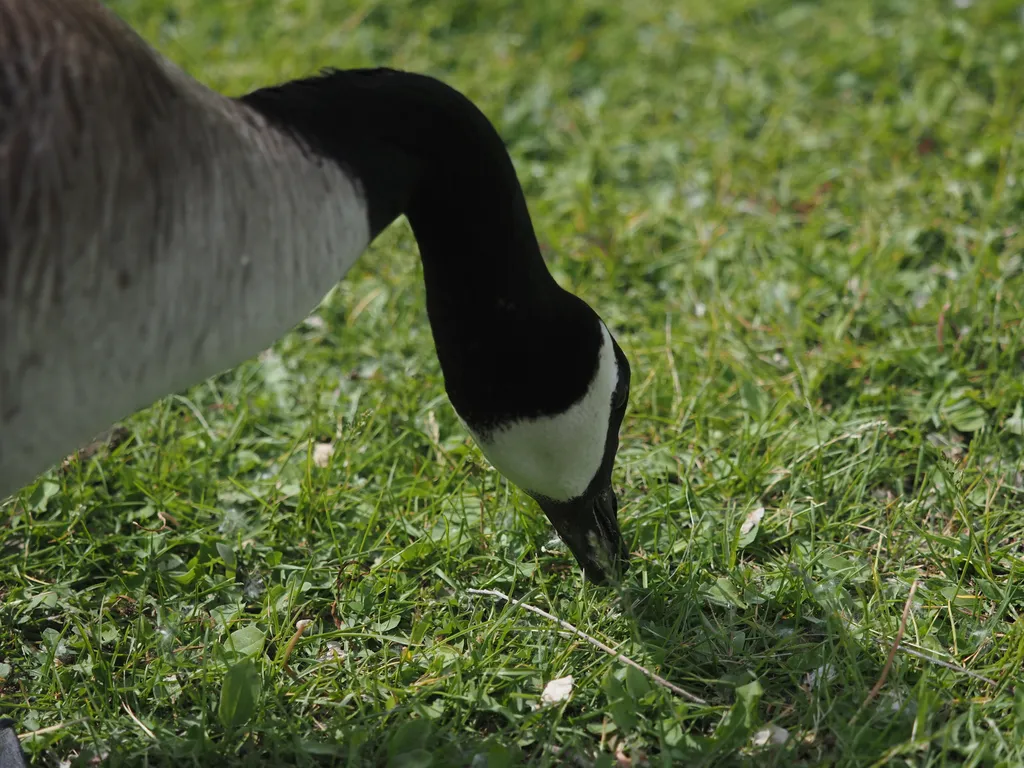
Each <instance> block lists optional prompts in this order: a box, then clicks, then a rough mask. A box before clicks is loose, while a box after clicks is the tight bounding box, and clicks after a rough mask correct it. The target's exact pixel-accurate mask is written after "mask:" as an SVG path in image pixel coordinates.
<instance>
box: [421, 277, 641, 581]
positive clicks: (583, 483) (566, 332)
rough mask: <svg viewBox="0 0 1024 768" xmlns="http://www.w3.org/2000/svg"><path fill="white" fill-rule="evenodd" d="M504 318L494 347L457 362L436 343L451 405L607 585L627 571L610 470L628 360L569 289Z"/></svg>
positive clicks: (589, 571)
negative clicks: (546, 301)
mask: <svg viewBox="0 0 1024 768" xmlns="http://www.w3.org/2000/svg"><path fill="white" fill-rule="evenodd" d="M499 313H500V314H502V315H504V317H503V318H502V319H500V320H492V322H491V324H490V326H489V327H490V328H491V329H492V330H493V329H495V328H500V329H503V332H502V333H499V334H498V335H499V337H500V338H498V339H493V340H492V341H491V344H490V345H489V347H488V348H481V347H477V348H476V349H475V350H474V348H473V346H472V345H471V344H470V345H468V349H465V348H463V349H462V350H460V351H459V352H457V353H456V354H457V355H458V359H457V360H456V359H453V357H452V353H453V350H451V349H448V348H446V347H447V345H446V344H444V343H441V344H439V345H438V346H439V352H440V358H441V361H442V366H443V367H444V368H445V380H446V388H447V391H448V396H449V399H450V400H451V402H452V404H453V405H454V407H455V410H456V411H457V412H458V414H459V416H460V418H461V419H462V421H463V423H464V424H465V425H466V427H467V429H468V430H469V432H470V434H471V435H472V436H473V438H474V440H475V442H476V443H477V445H478V446H479V448H480V450H481V452H482V453H483V455H484V456H485V457H486V459H487V460H488V461H489V462H490V464H491V465H493V466H494V468H495V469H497V470H498V471H499V472H500V473H501V474H502V475H504V477H505V478H506V479H508V480H509V481H510V482H511V483H513V484H514V485H516V486H517V487H519V488H520V489H521V490H523V491H524V492H525V493H526V494H528V495H529V496H530V497H532V498H533V499H534V500H535V501H536V502H537V504H538V506H539V507H540V508H541V510H543V512H544V514H545V515H546V516H547V518H548V520H550V522H551V524H552V526H554V528H555V531H556V532H557V533H558V536H559V537H560V538H561V539H562V541H564V542H565V544H566V545H567V546H568V547H569V549H570V550H571V551H572V554H573V555H574V556H575V558H576V561H577V562H578V563H579V565H580V566H581V567H582V568H583V571H584V574H585V576H586V578H587V579H588V580H589V581H591V582H592V583H595V584H607V583H608V582H609V581H614V580H616V579H617V578H618V577H620V576H621V575H622V574H624V573H625V571H626V570H627V569H628V558H629V551H628V549H627V547H626V545H625V543H624V542H623V537H622V532H621V529H620V527H619V521H618V499H617V497H616V495H615V491H614V490H613V488H612V469H613V467H614V464H615V458H616V454H617V452H618V447H619V428H620V425H621V424H622V419H623V416H624V415H625V412H626V407H627V403H628V400H629V378H630V366H629V361H628V359H627V358H626V355H625V354H624V353H623V351H622V349H621V348H620V347H619V345H618V343H617V342H616V340H615V338H614V337H613V336H612V334H611V333H610V332H609V330H608V328H607V327H606V326H605V324H604V323H603V322H602V321H601V319H600V318H599V317H598V315H597V314H596V313H595V312H594V311H593V310H592V309H591V308H590V307H589V306H587V305H586V304H585V303H584V302H583V301H582V300H580V299H579V298H577V297H575V296H573V295H572V294H569V293H566V292H564V291H560V290H559V291H556V292H555V295H554V296H553V297H552V298H551V299H549V301H548V303H547V306H546V307H544V308H543V309H538V308H536V307H535V308H533V309H532V310H530V309H524V310H519V308H517V307H515V306H509V305H505V306H504V307H502V308H501V309H500V310H499ZM435 328H436V325H435ZM437 335H438V334H437V331H436V330H435V337H437ZM442 349H443V351H442ZM495 353H497V354H495Z"/></svg>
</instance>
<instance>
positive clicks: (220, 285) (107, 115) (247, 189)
mask: <svg viewBox="0 0 1024 768" xmlns="http://www.w3.org/2000/svg"><path fill="white" fill-rule="evenodd" d="M368 240H369V228H368V223H367V216H366V206H365V203H364V201H363V199H362V196H361V194H360V191H359V189H358V182H355V181H353V180H352V179H350V178H348V177H347V176H346V175H345V174H344V173H343V172H342V171H341V170H340V169H339V168H338V167H337V166H336V165H334V164H332V163H329V162H324V161H322V160H317V159H315V158H314V157H313V156H311V155H310V154H308V153H306V152H303V150H302V149H301V148H300V147H299V146H298V145H297V144H296V143H295V142H294V141H293V140H292V139H291V138H290V137H288V136H285V135H283V134H281V133H279V132H277V131H276V130H274V129H273V128H271V127H269V126H268V125H267V124H266V123H265V122H264V121H263V119H262V118H261V117H260V116H258V115H256V114H255V113H253V112H250V111H248V110H247V109H246V108H245V107H244V106H242V105H240V104H239V103H237V102H235V101H232V100H231V99H228V98H226V97H223V96H221V95H219V94H217V93H215V92H213V91H211V90H209V89H207V88H205V87H203V86H202V85H200V84H199V83H197V82H195V81H194V80H192V79H191V78H190V77H188V76H187V75H186V74H185V73H184V72H182V71H181V70H179V69H178V68H177V67H176V66H174V65H173V64H171V63H170V62H168V61H167V60H165V59H164V58H163V57H161V56H160V55H158V54H157V53H155V52H154V51H153V50H152V49H151V48H150V47H149V46H148V45H147V44H146V43H145V42H144V41H143V40H142V39H141V38H139V37H138V36H137V35H136V34H135V32H134V31H133V30H131V29H130V28H129V27H128V26H127V25H125V24H124V23H123V22H121V21H120V20H119V19H118V18H117V17H116V16H114V15H113V14H111V13H110V12H109V11H107V10H106V9H105V8H104V7H103V6H102V5H101V4H100V3H98V2H95V0H0V498H3V497H4V496H5V495H7V494H9V493H11V492H14V491H16V490H17V489H18V488H19V487H21V486H22V485H24V484H25V483H28V482H31V481H32V480H33V478H34V477H35V476H37V475H38V474H39V473H41V472H43V471H45V470H46V469H47V468H48V467H50V466H52V465H53V464H54V463H56V462H57V461H59V460H60V459H61V458H62V457H63V456H65V455H66V454H68V453H70V452H71V451H73V450H75V449H76V448H78V447H80V446H81V445H83V444H84V443H86V442H87V441H88V440H89V439H91V438H92V437H93V436H94V435H96V434H97V433H98V432H100V431H101V430H103V429H105V428H106V427H108V426H109V425H110V424H111V423H113V422H114V421H116V420H117V419H119V418H123V417H125V416H127V415H129V414H131V413H133V412H134V411H136V410H138V409H139V408H142V407H145V406H147V405H149V404H151V403H152V402H154V401H155V400H157V399H159V398H160V397H162V396H164V395H167V394H170V393H173V392H176V391H179V390H181V389H184V388H186V387H188V386H190V385H192V384H194V383H197V382H199V381H201V380H203V379H204V378H207V377H209V376H211V375H214V374H216V373H218V372H220V371H222V370H225V369H227V368H230V367H232V366H233V365H236V364H238V363H240V362H242V361H244V360H246V359H248V358H250V357H252V356H254V355H256V354H258V353H259V352H260V351H261V350H262V349H264V348H266V347H267V346H269V345H270V344H272V343H273V341H274V340H275V339H277V338H278V337H279V336H281V335H282V334H283V333H285V332H286V331H288V330H289V329H290V328H291V327H293V326H294V325H295V324H296V323H298V322H300V321H301V320H302V319H303V317H305V315H306V314H307V313H308V312H309V311H310V310H311V309H313V308H314V307H315V306H316V304H317V303H318V302H319V301H320V300H321V299H322V297H323V296H324V294H325V293H326V291H327V289H329V287H330V286H331V285H332V284H334V283H335V282H336V281H337V280H339V279H340V278H341V277H342V276H343V275H344V274H345V272H346V271H347V270H348V269H349V267H350V266H351V265H352V263H353V261H354V260H355V259H356V258H357V257H358V255H359V254H360V253H361V252H362V251H363V249H364V248H365V247H366V244H367V242H368Z"/></svg>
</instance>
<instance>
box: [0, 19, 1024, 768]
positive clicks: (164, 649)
mask: <svg viewBox="0 0 1024 768" xmlns="http://www.w3.org/2000/svg"><path fill="white" fill-rule="evenodd" d="M112 5H113V6H114V7H115V8H116V9H117V10H118V11H119V12H120V13H121V14H123V15H124V16H125V17H126V18H127V19H129V20H130V21H131V22H132V23H133V24H134V25H135V26H136V27H137V28H138V29H139V30H140V32H141V33H142V34H144V35H145V36H146V37H147V38H148V39H149V40H150V41H151V42H153V43H154V44H155V45H156V46H157V47H158V48H159V49H161V50H162V51H163V52H164V53H166V54H167V55H168V56H170V57H171V58H172V59H174V60H175V61H177V62H179V63H180V64H181V65H182V66H184V67H185V68H186V69H188V70H189V71H190V72H191V73H193V74H194V75H195V76H197V77H199V78H200V79H202V80H203V81H205V82H207V83H209V84H211V85H213V86H214V87H217V88H220V89H222V90H225V91H226V92H229V93H240V92H243V91H244V90H246V89H248V88H251V87H255V86H257V85H259V84H264V83H267V82H272V81H276V80H281V79H285V78H288V77H291V76H298V75H301V74H305V73H308V72H309V71H311V70H312V69H314V68H317V67H320V66H326V65H334V66H341V67H345V66H365V65H375V64H386V65H390V66H396V67H400V68H406V69H413V70H420V71H425V72H429V73H431V74H435V75H438V76H441V77H443V78H445V79H446V80H448V81H449V82H451V83H452V84H454V85H456V86H457V87H459V88H460V89H462V90H464V91H465V92H466V93H467V94H468V95H470V97H471V98H473V99H475V100H476V101H477V102H478V103H479V104H480V105H481V106H482V108H483V109H484V110H485V111H486V112H487V113H488V114H489V115H490V116H491V117H492V119H493V120H494V121H495V123H496V124H497V126H498V127H499V129H500V130H501V132H502V134H503V135H504V136H505V137H506V140H507V141H508V144H509V146H510V149H511V151H512V153H513V155H514V158H515V160H516V163H517V165H518V168H519V169H520V173H521V178H522V179H523V182H524V185H525V188H526V191H527V195H528V198H529V200H530V205H531V210H532V213H533V215H534V217H535V223H536V227H537V230H538V235H539V237H540V239H541V241H542V243H543V244H544V248H545V252H546V256H547V258H548V260H549V264H550V265H551V268H552V270H553V271H554V273H555V274H556V277H557V278H558V279H559V280H560V281H561V283H562V284H563V285H565V286H567V287H569V288H571V289H573V290H574V291H576V292H578V293H579V294H580V295H582V296H583V297H584V298H586V299H587V300H588V301H589V302H590V303H592V304H593V305H594V306H595V307H597V308H598V310H599V312H601V314H602V315H603V316H604V318H605V319H606V321H607V322H608V323H609V324H610V325H611V326H612V327H613V329H614V330H615V332H616V334H617V336H618V338H619V341H620V343H621V344H622V346H623V348H624V349H625V350H626V353H627V354H628V355H629V356H630V359H631V360H632V363H633V371H634V377H635V379H634V381H633V396H632V400H631V406H630V412H629V416H628V418H627V420H626V422H625V424H624V427H623V434H622V448H621V452H620V459H619V462H618V465H617V470H616V483H617V486H618V488H619V489H620V493H621V499H622V507H621V513H620V515H621V520H622V524H623V528H624V531H625V534H626V536H627V537H628V541H629V545H630V548H631V550H632V552H633V553H634V560H633V568H632V570H631V572H630V574H629V576H628V579H627V581H626V583H625V584H624V585H622V586H621V588H619V589H614V590H601V589H595V588H593V587H589V586H585V585H584V584H583V583H582V581H581V578H580V575H579V573H578V571H577V569H576V568H575V567H574V563H573V561H572V559H571V556H570V555H569V554H568V552H567V551H566V550H565V548H564V547H562V546H560V545H558V544H557V542H553V541H552V532H551V529H550V528H549V527H548V525H547V523H546V521H545V520H544V518H543V516H542V515H541V514H540V512H539V511H538V510H537V509H536V507H535V506H534V505H533V504H532V503H531V502H529V501H528V500H527V499H526V498H525V497H524V496H523V495H522V494H521V493H519V492H518V491H516V490H515V489H513V488H510V487H509V486H508V485H507V484H506V483H505V482H504V481H503V480H502V479H501V478H500V477H499V476H498V475H497V474H496V473H495V472H494V471H493V470H491V469H489V468H488V466H487V465H486V463H485V462H484V461H483V460H482V458H481V456H480V454H479V452H478V451H477V449H476V448H475V447H474V446H473V445H472V444H471V443H470V442H469V440H468V438H467V436H466V433H465V432H464V431H463V429H462V428H461V426H460V425H459V423H458V421H457V420H456V418H455V416H454V413H453V412H452V410H451V408H450V406H449V405H448V403H447V401H446V399H445V397H444V392H443V387H442V382H441V378H440V374H439V369H438V365H437V362H436V360H435V358H434V356H433V348H432V343H431V337H430V333H429V328H428V326H427V322H426V314H425V310H424V303H423V290H422V285H421V279H420V271H419V265H418V261H417V257H416V250H415V244H414V242H413V240H412V238H411V236H410V233H409V231H408V228H407V227H406V225H405V224H404V222H401V223H399V224H397V225H396V226H394V227H393V228H392V229H391V230H390V231H389V232H387V233H385V235H384V236H383V237H382V238H381V240H380V241H379V242H378V243H376V244H375V245H374V247H373V248H372V249H371V250H370V252H368V253H367V254H366V255H365V256H364V257H363V259H362V260H361V261H360V263H359V264H358V265H357V267H356V268H355V269H354V270H353V272H352V273H351V274H350V275H349V276H348V278H347V279H346V280H345V281H344V282H343V283H341V284H340V285H339V286H338V287H337V288H335V289H334V290H333V291H332V293H331V295H330V296H329V298H328V300H327V301H326V302H325V303H324V305H323V306H322V307H320V308H319V309H318V311H317V312H316V315H315V316H314V318H312V319H311V320H310V321H309V322H307V323H305V324H304V325H303V326H302V327H300V328H298V329H296V330H295V331H294V332H293V333H291V334H289V335H288V336H287V337H286V338H284V339H282V340H281V341H280V342H279V343H278V344H277V345H276V346H275V347H274V348H273V349H272V350H270V351H268V352H267V353H266V354H265V355H264V356H263V357H262V358H261V360H259V361H253V362H250V363H247V364H245V365H243V366H241V367H240V368H238V369H237V370H235V371H231V372H229V373H225V374H224V375H222V376H220V377H218V378H216V379H215V380H212V381H209V382H207V383H204V384H202V385H199V386H196V387H194V388H193V389H192V390H190V391H189V392H187V393H183V394H182V395H181V396H177V397H172V398H168V399H166V400H164V401H162V402H160V403H158V404H156V405H154V406H153V407H152V408H150V409H148V410H147V411H145V412H143V413H140V414H138V415H136V416H135V417H133V418H131V419H130V420H128V421H126V422H125V424H124V426H125V428H126V432H124V433H123V434H122V435H121V437H122V438H123V441H122V442H120V443H119V444H117V445H111V446H107V447H101V448H100V450H99V451H98V452H97V453H96V454H95V455H94V456H93V457H92V458H89V459H85V460H76V461H72V462H71V463H70V464H69V465H68V466H67V468H66V469H65V470H63V471H54V472H51V473H50V474H48V475H47V476H46V477H45V478H42V479H41V480H40V481H39V482H38V483H36V484H35V485H33V486H31V487H29V488H26V489H25V490H24V492H23V493H21V494H20V495H19V496H18V497H16V498H15V499H13V501H12V502H11V503H9V504H8V505H7V506H5V507H4V508H3V511H2V513H0V598H2V603H0V699H2V710H3V712H2V713H3V714H8V715H10V716H12V717H14V718H15V719H16V720H17V721H18V724H19V728H20V729H21V730H22V731H23V732H28V731H36V730H42V732H41V733H39V734H38V735H36V736H33V737H32V738H31V739H29V740H27V741H26V748H27V749H28V750H29V752H30V753H32V754H33V755H35V757H36V758H37V760H38V762H39V764H40V765H51V766H56V765H58V763H60V761H62V760H70V761H71V764H72V765H86V764H88V761H89V760H90V759H91V758H93V757H95V756H103V755H107V756H108V757H107V761H108V764H110V765H129V764H131V765H165V764H168V765H169V764H173V765H190V764H209V761H211V760H215V761H218V763H219V764H222V765H254V764H264V765H266V764H297V765H311V764H321V763H330V762H332V761H333V762H337V763H342V764H349V765H353V766H355V765H389V766H409V767H411V766H428V765H435V766H442V765H473V766H505V765H513V764H517V763H518V762H520V761H521V762H523V763H525V764H530V765H559V764H561V765H568V764H572V761H576V762H577V764H581V765H596V766H611V765H616V764H618V765H635V766H638V765H642V764H645V763H644V761H645V760H646V761H647V763H649V764H651V765H656V766H662V765H666V766H667V765H683V764H685V765H785V766H789V765H841V766H869V765H882V764H887V765H897V766H941V765H984V766H1014V765H1020V764H1022V762H1024V687H1021V686H1019V685H1018V682H1019V678H1020V675H1021V668H1022V667H1021V665H1022V661H1024V623H1022V622H1020V621H1018V616H1019V613H1020V612H1021V610H1022V609H1024V592H1022V590H1021V588H1020V583H1021V574H1022V571H1024V555H1022V552H1021V541H1022V537H1024V516H1022V515H1021V513H1020V510H1021V506H1022V504H1024V462H1022V459H1021V449H1022V447H1024V437H1022V435H1024V412H1022V408H1024V406H1022V403H1024V376H1022V373H1024V371H1022V368H1024V365H1022V353H1024V344H1022V340H1021V335H1020V323H1021V320H1022V318H1024V307H1022V301H1024V232H1022V230H1021V228H1020V225H1021V217H1022V213H1024V157H1022V142H1021V136H1022V133H1021V131H1022V115H1024V111H1022V106H1024V80H1022V79H1021V77H1020V73H1021V67H1022V66H1024V43H1022V42H1021V24H1022V19H1021V17H1020V15H1019V11H1018V8H1017V5H1018V4H1017V3H1016V2H1002V1H1000V0H992V1H989V2H987V1H985V0H977V2H976V3H974V4H973V6H970V7H966V8H960V7H958V6H957V5H954V4H950V3H946V2H933V1H932V0H885V1H883V0H874V1H865V2H862V3H849V2H839V0H835V1H833V2H823V3H816V4H812V3H796V4H794V3H791V2H788V1H786V0H762V1H761V2H756V3H755V2H752V0H689V1H688V2H682V1H681V0H675V1H674V2H671V3H669V2H664V1H663V0H635V1H631V2H630V3H628V4H627V3H618V2H611V0H580V1H579V2H576V3H547V2H541V0H528V1H527V2H522V1H521V0H516V2H513V1H512V0H491V2H489V3H487V4H471V3H465V2H456V0H435V1H434V2H424V0H391V2H388V3H372V2H369V1H368V0H367V1H366V2H359V1H358V0H347V1H346V2H327V1H326V0H273V2H271V0H258V1H257V2H244V3H243V2H240V1H239V0H219V2H213V1H212V0H179V1H178V2H175V3H174V4H173V7H172V3H170V2H165V1H164V0H116V1H115V2H113V3H112ZM960 5H964V4H963V3H961V4H960ZM485 7H486V10H485ZM482 256H483V255H482ZM321 443H331V444H332V445H333V446H334V447H335V450H334V452H333V454H331V455H330V456H327V451H326V450H325V449H323V448H320V449H317V448H316V447H315V446H316V445H317V444H321ZM317 451H319V453H318V454H317V456H318V457H319V459H320V460H319V462H318V461H317V460H315V459H316V458H317V456H315V455H314V454H315V453H316V452H317ZM325 457H326V459H327V460H326V461H324V458H325ZM320 464H325V466H320ZM762 512H763V514H762ZM744 523H747V525H746V526H744ZM915 580H916V581H917V582H918V589H917V591H916V595H915V596H914V599H913V601H912V603H911V605H910V610H909V613H908V620H907V624H906V628H905V634H904V638H903V646H904V648H903V649H902V650H900V651H899V652H898V653H897V654H896V655H895V658H894V662H893V664H892V668H891V671H890V672H889V674H888V678H887V679H886V681H885V683H884V685H883V686H882V688H881V691H880V693H879V695H878V696H877V698H875V699H874V700H873V701H871V702H870V703H869V704H868V705H867V706H866V707H863V709H862V708H861V705H862V703H863V702H864V701H865V698H866V697H867V696H868V692H869V691H870V690H871V688H872V686H874V684H875V682H876V681H877V680H878V679H879V677H880V675H881V674H882V671H883V667H884V665H885V662H886V658H887V656H888V653H889V649H890V647H891V645H892V641H893V638H894V637H895V635H896V633H897V631H898V629H899V626H900V621H901V616H902V614H903V609H904V604H905V603H906V601H907V597H908V594H909V592H910V589H911V585H912V584H913V583H914V582H915ZM470 588H475V589H497V590H501V591H503V592H506V593H509V594H511V595H514V596H516V597H517V598H520V599H523V600H525V601H526V602H528V603H530V604H531V605H534V606H536V607H539V608H542V609H544V610H546V611H549V612H551V613H553V614H555V615H557V616H558V617H559V618H561V619H563V620H565V621H568V622H570V623H572V624H573V625H575V626H577V627H579V628H580V629H581V630H583V631H585V632H587V633H589V634H591V635H593V636H595V637H597V638H600V639H602V640H604V641H605V642H607V643H608V644H610V645H612V646H614V647H616V648H617V649H618V650H619V651H620V652H622V653H624V654H625V655H627V656H629V657H630V658H632V659H634V660H636V661H637V662H639V663H641V664H642V665H644V666H645V667H648V668H650V669H652V670H655V671H657V672H658V673H659V674H661V675H662V676H664V677H665V678H667V679H668V680H670V681H672V682H673V683H676V684H677V685H680V686H682V687H684V688H686V689H687V690H690V691H693V692H694V693H696V694H698V695H699V696H701V697H702V698H704V699H706V700H707V702H708V703H707V704H706V705H698V704H694V703H691V702H689V701H686V700H685V699H683V698H681V697H679V696H677V695H675V694H673V693H671V692H669V691H668V690H665V689H664V688H661V687H659V686H650V685H645V684H643V677H642V675H636V674H633V673H630V674H629V675H627V674H626V672H627V669H626V667H624V666H623V665H622V664H620V663H618V662H616V661H614V660H613V659H611V658H610V657H609V656H607V655H606V654H604V653H602V652H600V651H598V650H596V649H595V648H593V647H592V646H590V645H589V644H588V643H586V642H583V641H581V640H579V639H578V638H574V637H571V636H566V635H563V634H559V631H560V630H559V628H558V627H557V626H556V625H554V624H553V623H551V622H550V621H547V620H545V619H543V618H541V617H538V616H536V615H534V614H532V613H528V612H525V611H523V610H520V609H515V608H512V607H510V606H509V605H507V604H504V603H502V602H501V601H497V600H494V599H492V598H489V597H485V596H479V595H471V594H469V593H467V590H468V589H470ZM300 619H307V620H310V621H311V622H312V623H311V625H310V626H309V627H308V628H307V629H306V631H305V633H304V634H303V635H302V637H301V638H299V639H298V640H297V642H296V643H295V644H294V649H293V650H292V651H291V654H290V656H289V657H288V659H287V663H285V653H286V649H287V647H288V646H289V643H290V640H291V639H292V637H293V635H294V634H295V625H296V621H298V620H300ZM242 659H250V661H247V662H246V661H241V660H242ZM566 675H572V676H573V677H574V690H573V693H572V695H571V697H570V698H569V699H568V700H567V701H563V702H561V703H558V704H554V705H550V706H540V694H541V691H542V689H543V687H544V686H545V684H546V683H547V682H548V681H550V680H552V679H555V678H560V677H563V676H566ZM766 727H771V728H773V729H774V730H773V731H772V732H773V733H774V734H776V736H778V737H779V738H778V739H777V740H779V741H782V738H783V737H785V740H784V743H781V744H768V745H764V746H758V742H761V741H763V740H764V739H763V734H762V736H761V737H760V738H755V734H756V733H757V732H758V731H760V730H762V729H764V728H766ZM779 729H785V733H783V732H782V731H781V730H779ZM65 764H66V763H65Z"/></svg>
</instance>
